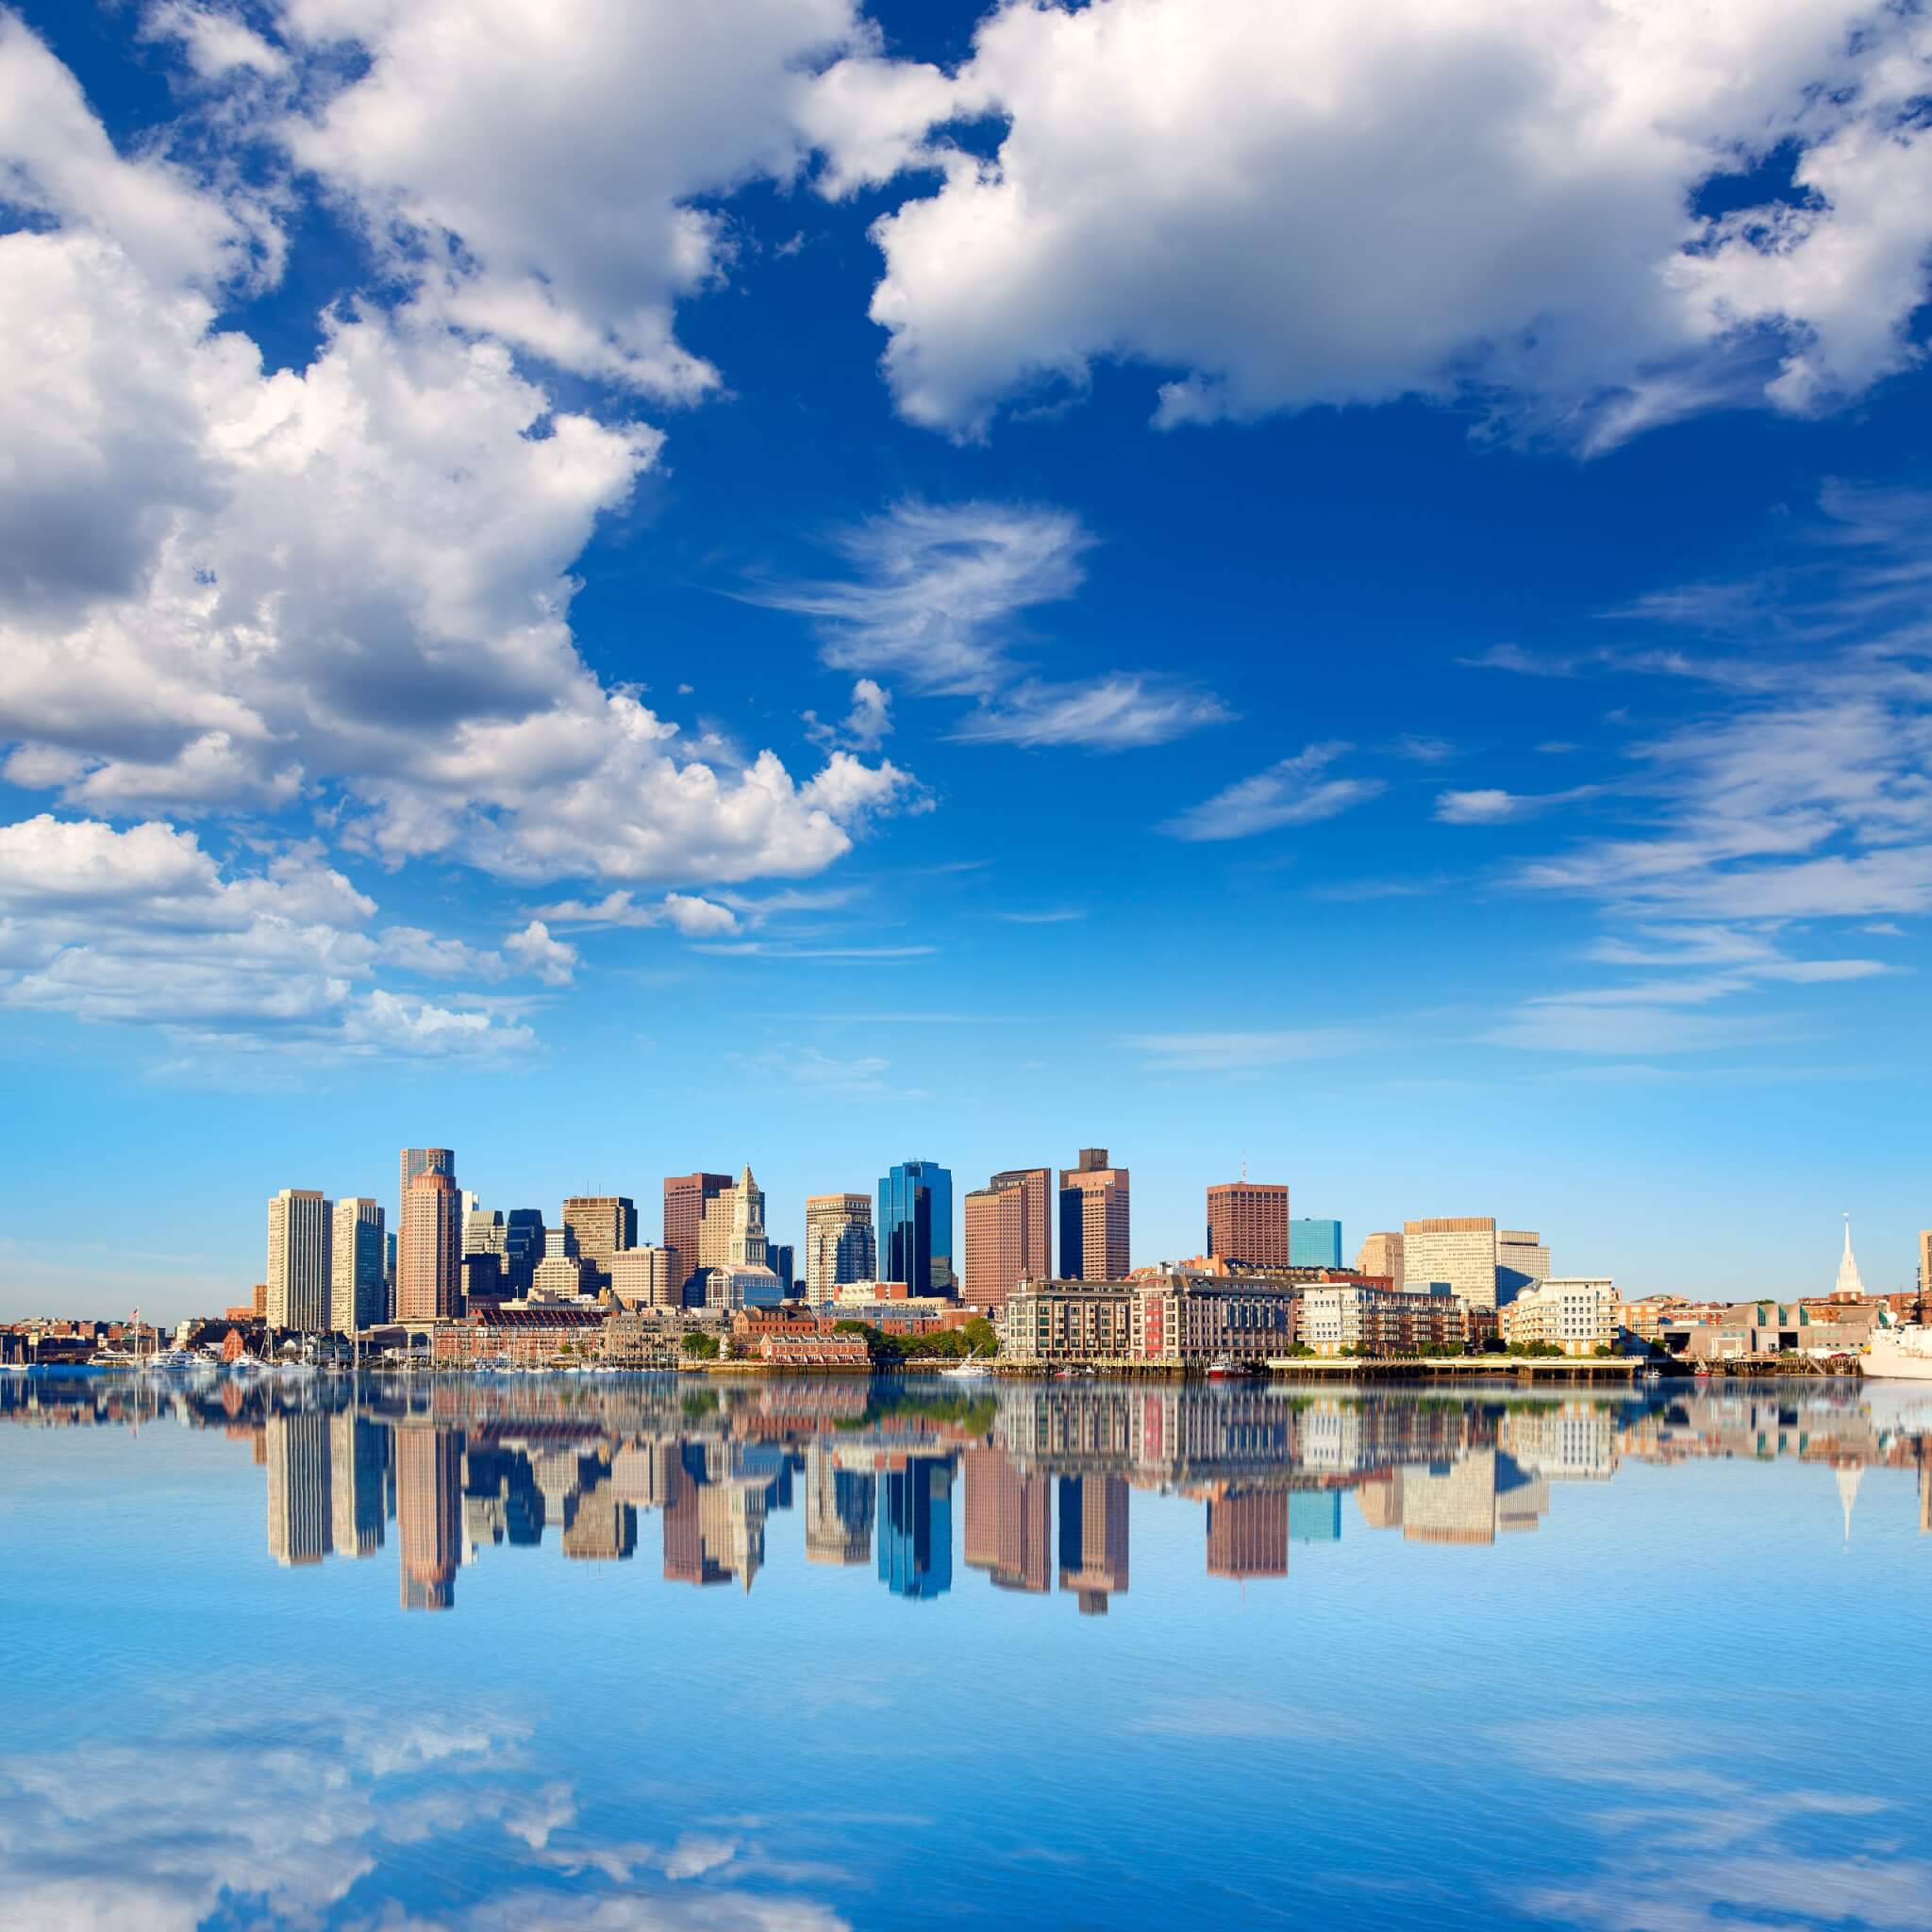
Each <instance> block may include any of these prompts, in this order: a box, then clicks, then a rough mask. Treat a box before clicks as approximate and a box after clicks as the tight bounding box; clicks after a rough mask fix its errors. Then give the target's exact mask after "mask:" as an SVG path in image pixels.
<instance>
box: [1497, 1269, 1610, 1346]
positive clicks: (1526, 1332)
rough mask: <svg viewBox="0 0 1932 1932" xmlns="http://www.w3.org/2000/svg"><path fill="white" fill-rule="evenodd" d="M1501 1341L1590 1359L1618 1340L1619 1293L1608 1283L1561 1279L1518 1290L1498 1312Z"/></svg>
mask: <svg viewBox="0 0 1932 1932" xmlns="http://www.w3.org/2000/svg"><path fill="white" fill-rule="evenodd" d="M1502 1323H1503V1340H1504V1341H1507V1342H1508V1343H1510V1344H1511V1345H1512V1346H1514V1345H1517V1344H1531V1343H1537V1342H1542V1343H1546V1344H1554V1345H1555V1346H1556V1347H1557V1348H1560V1349H1561V1350H1562V1351H1563V1353H1564V1354H1565V1355H1594V1354H1595V1353H1596V1352H1597V1350H1598V1349H1600V1348H1609V1347H1611V1346H1613V1345H1614V1343H1615V1341H1616V1339H1617V1289H1616V1284H1615V1283H1614V1282H1612V1281H1609V1280H1607V1279H1599V1278H1594V1277H1588V1276H1564V1277H1560V1278H1558V1279H1556V1280H1552V1281H1545V1282H1541V1283H1539V1284H1538V1285H1537V1286H1535V1287H1533V1288H1525V1289H1523V1290H1521V1291H1519V1292H1518V1293H1517V1295H1516V1298H1515V1299H1514V1300H1513V1301H1511V1302H1509V1303H1508V1304H1507V1306H1506V1307H1504V1309H1503V1310H1502Z"/></svg>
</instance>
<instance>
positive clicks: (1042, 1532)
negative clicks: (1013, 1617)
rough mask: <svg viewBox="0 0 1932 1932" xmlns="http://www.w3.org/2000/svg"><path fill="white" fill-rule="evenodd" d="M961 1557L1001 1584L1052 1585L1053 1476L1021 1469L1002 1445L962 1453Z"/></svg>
mask: <svg viewBox="0 0 1932 1932" xmlns="http://www.w3.org/2000/svg"><path fill="white" fill-rule="evenodd" d="M962 1474H963V1475H964V1477H965V1482H966V1534H965V1540H964V1541H965V1557H966V1560H967V1562H968V1563H969V1564H971V1565H972V1567H973V1568H974V1569H975V1570H990V1571H991V1573H992V1580H993V1582H994V1583H996V1584H997V1585H998V1586H999V1587H1000V1588H1001V1589H1002V1590H1024V1591H1048V1590H1051V1589H1052V1588H1053V1550H1052V1541H1053V1478H1052V1477H1051V1476H1045V1475H1023V1474H1021V1473H1020V1469H1019V1466H1018V1465H1017V1464H1016V1463H1015V1462H1014V1460H1013V1458H1012V1457H1010V1456H1008V1454H1007V1452H1006V1451H1005V1450H1004V1449H1000V1448H996V1447H994V1446H992V1445H991V1444H987V1445H984V1446H975V1447H973V1448H969V1449H967V1450H965V1451H964V1452H963V1453H962Z"/></svg>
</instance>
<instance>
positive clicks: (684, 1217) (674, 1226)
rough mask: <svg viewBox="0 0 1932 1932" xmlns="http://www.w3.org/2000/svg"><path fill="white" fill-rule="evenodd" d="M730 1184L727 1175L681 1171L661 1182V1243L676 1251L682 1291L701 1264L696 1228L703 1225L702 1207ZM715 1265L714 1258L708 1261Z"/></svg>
mask: <svg viewBox="0 0 1932 1932" xmlns="http://www.w3.org/2000/svg"><path fill="white" fill-rule="evenodd" d="M730 1185H731V1176H730V1175H729V1174H671V1175H667V1176H666V1178H665V1182H664V1245H665V1246H666V1247H667V1248H675V1249H676V1250H677V1265H678V1267H679V1269H681V1270H682V1271H683V1272H682V1274H681V1276H680V1278H679V1280H678V1284H677V1285H678V1289H679V1291H683V1290H684V1289H685V1288H686V1287H687V1286H688V1285H689V1283H690V1281H691V1276H692V1275H694V1274H697V1273H698V1270H699V1267H700V1265H701V1263H700V1260H699V1256H698V1230H699V1229H700V1228H701V1227H702V1226H703V1224H704V1219H705V1208H706V1207H707V1205H708V1204H709V1203H710V1202H713V1201H715V1200H716V1199H717V1198H718V1196H719V1195H720V1194H722V1193H723V1192H724V1191H725V1189H727V1188H728V1187H729V1186H730ZM709 1265H710V1266H712V1267H716V1266H717V1263H716V1262H715V1261H713V1262H711V1263H710V1264H709Z"/></svg>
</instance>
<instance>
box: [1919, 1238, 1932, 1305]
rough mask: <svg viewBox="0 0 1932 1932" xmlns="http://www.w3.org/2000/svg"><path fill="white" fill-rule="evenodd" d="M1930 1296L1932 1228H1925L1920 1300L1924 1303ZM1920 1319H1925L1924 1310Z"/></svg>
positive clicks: (1921, 1247)
mask: <svg viewBox="0 0 1932 1932" xmlns="http://www.w3.org/2000/svg"><path fill="white" fill-rule="evenodd" d="M1928 1295H1932V1227H1927V1228H1923V1229H1921V1231H1920V1234H1919V1298H1920V1300H1921V1301H1922V1302H1923V1301H1924V1299H1925V1298H1926V1297H1927V1296H1928ZM1919 1319H1920V1321H1922V1322H1923V1321H1924V1319H1925V1317H1924V1312H1923V1310H1922V1311H1921V1313H1920V1316H1919Z"/></svg>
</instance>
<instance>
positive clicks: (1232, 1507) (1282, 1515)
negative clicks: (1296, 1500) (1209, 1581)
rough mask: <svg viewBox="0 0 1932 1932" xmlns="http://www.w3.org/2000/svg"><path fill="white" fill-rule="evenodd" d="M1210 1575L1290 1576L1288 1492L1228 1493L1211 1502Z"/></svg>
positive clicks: (1209, 1504) (1209, 1505) (1209, 1510)
mask: <svg viewBox="0 0 1932 1932" xmlns="http://www.w3.org/2000/svg"><path fill="white" fill-rule="evenodd" d="M1287 1574H1288V1491H1286V1490H1228V1491H1225V1492H1224V1493H1223V1494H1222V1495H1219V1496H1210V1497H1209V1498H1208V1575H1210V1576H1286V1575H1287Z"/></svg>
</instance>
